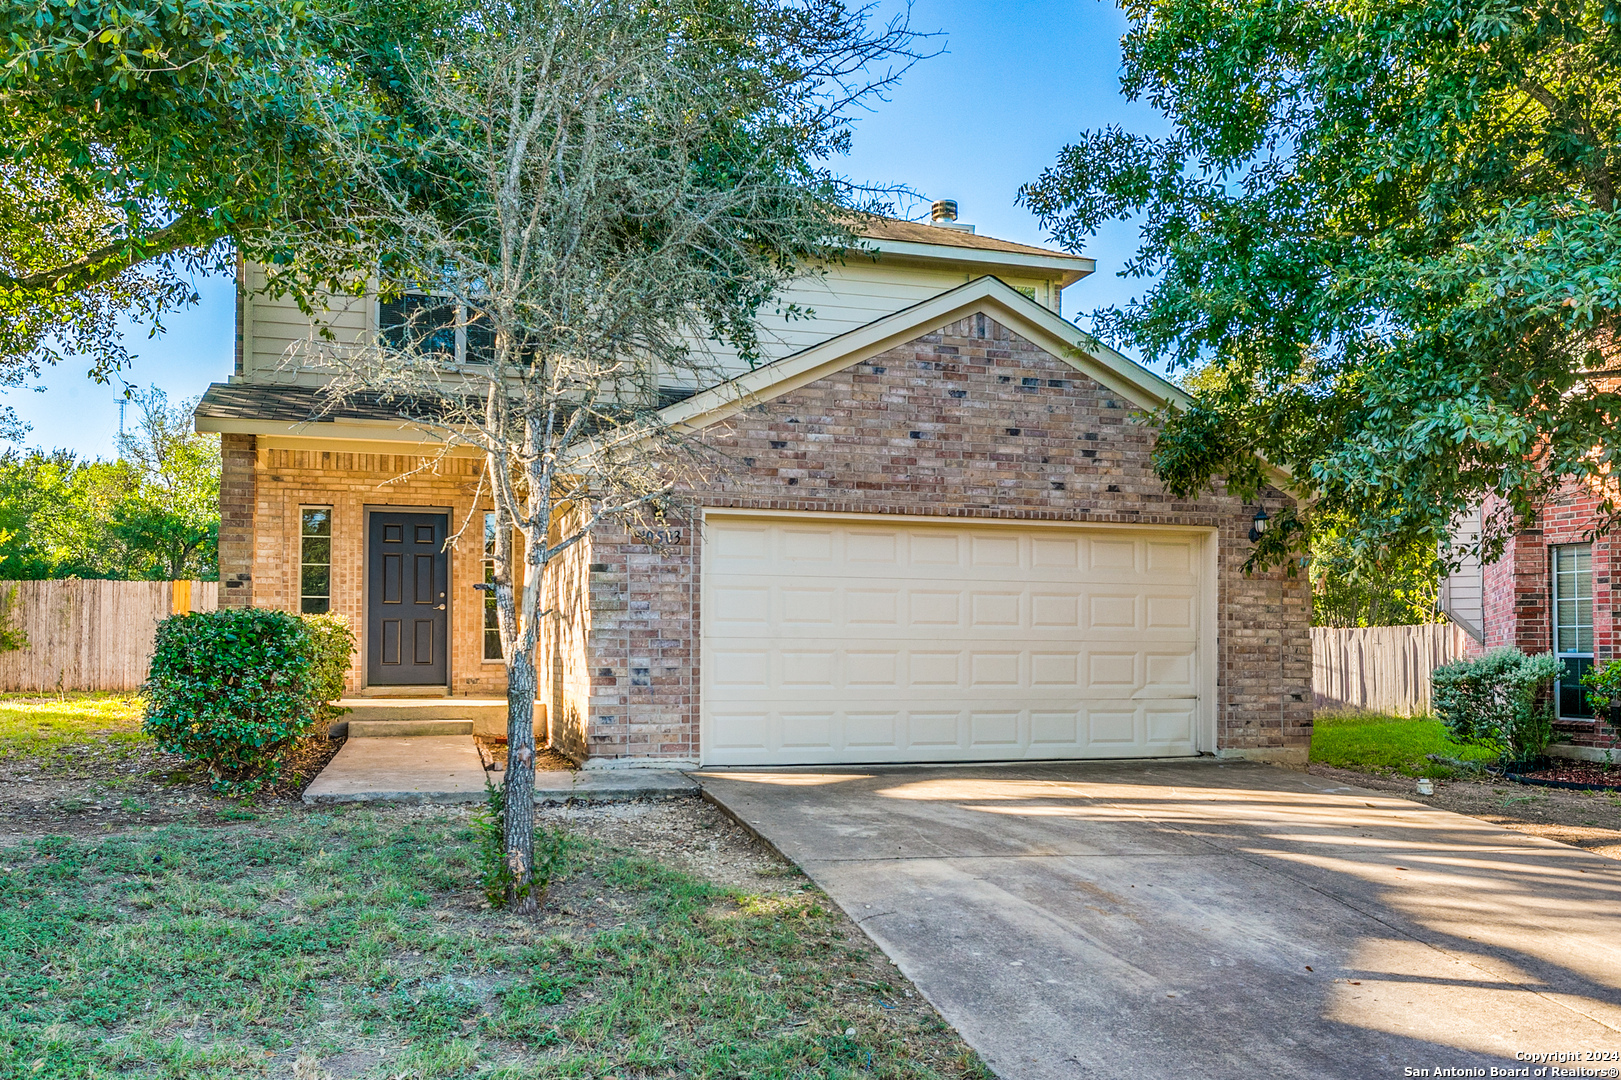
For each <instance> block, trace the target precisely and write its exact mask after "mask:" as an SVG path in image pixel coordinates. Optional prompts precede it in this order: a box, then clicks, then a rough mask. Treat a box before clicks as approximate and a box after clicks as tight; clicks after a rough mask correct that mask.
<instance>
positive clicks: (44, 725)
mask: <svg viewBox="0 0 1621 1080" xmlns="http://www.w3.org/2000/svg"><path fill="white" fill-rule="evenodd" d="M147 745H150V740H149V739H147V737H146V736H145V735H144V734H142V733H141V699H140V698H138V697H136V696H135V695H133V694H65V695H61V696H57V695H54V694H0V761H5V760H7V759H10V760H12V761H17V760H19V759H25V760H40V759H48V758H51V757H56V756H60V755H64V754H75V755H77V754H83V753H85V752H86V751H87V750H90V751H94V752H98V753H115V754H128V753H131V752H133V751H134V750H136V749H138V748H140V747H142V746H147Z"/></svg>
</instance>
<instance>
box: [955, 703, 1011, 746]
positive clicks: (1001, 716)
mask: <svg viewBox="0 0 1621 1080" xmlns="http://www.w3.org/2000/svg"><path fill="white" fill-rule="evenodd" d="M1020 741H1021V740H1020V738H1019V714H1018V713H1017V712H1005V711H998V712H985V711H979V710H975V711H972V712H970V713H969V714H968V746H969V748H970V749H974V750H986V749H993V748H994V749H996V750H997V751H1002V750H1006V749H1008V748H1016V747H1018V746H1019V744H1020Z"/></svg>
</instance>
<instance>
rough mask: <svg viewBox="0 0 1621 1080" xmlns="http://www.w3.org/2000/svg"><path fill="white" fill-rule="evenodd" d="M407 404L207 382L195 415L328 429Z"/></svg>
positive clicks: (679, 391) (683, 393) (678, 396)
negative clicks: (336, 398) (325, 426)
mask: <svg viewBox="0 0 1621 1080" xmlns="http://www.w3.org/2000/svg"><path fill="white" fill-rule="evenodd" d="M658 393H659V401H658V404H659V407H660V408H663V407H664V406H668V405H673V404H675V403H676V402H678V401H683V400H685V399H686V398H689V397H691V396H692V395H693V394H695V393H697V391H696V390H695V389H692V388H689V387H676V386H661V387H659V392H658ZM411 406H412V402H411V401H410V400H409V399H406V398H402V397H400V396H398V395H389V394H377V393H370V394H350V395H348V396H347V397H346V399H345V400H344V401H342V402H340V403H338V404H337V405H336V406H334V405H333V403H332V401H331V399H330V398H329V397H328V396H327V394H326V393H325V391H324V390H323V388H321V387H317V386H261V385H256V384H254V383H213V384H212V385H210V386H209V388H208V390H207V391H206V392H205V393H204V394H203V398H202V400H201V401H199V402H198V403H197V410H196V411H197V415H198V416H208V417H213V418H215V419H220V420H275V421H278V422H281V423H287V424H330V423H333V422H335V421H338V420H392V421H396V422H408V421H409V420H410V418H411V417H412V416H413V415H418V416H425V414H426V410H417V409H413V408H412V407H411Z"/></svg>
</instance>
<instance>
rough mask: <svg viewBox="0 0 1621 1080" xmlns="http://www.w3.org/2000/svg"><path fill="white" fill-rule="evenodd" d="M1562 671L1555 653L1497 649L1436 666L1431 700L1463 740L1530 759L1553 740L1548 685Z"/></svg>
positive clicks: (1510, 756) (1507, 757) (1507, 756)
mask: <svg viewBox="0 0 1621 1080" xmlns="http://www.w3.org/2000/svg"><path fill="white" fill-rule="evenodd" d="M1562 670H1563V668H1562V665H1561V664H1560V663H1559V661H1558V660H1557V659H1555V658H1554V656H1553V655H1552V654H1551V653H1539V654H1538V655H1536V656H1527V655H1526V654H1525V653H1523V652H1521V651H1520V650H1518V649H1493V650H1492V651H1491V652H1488V653H1486V654H1484V655H1482V656H1477V657H1475V658H1474V659H1473V660H1459V661H1457V662H1456V663H1451V664H1443V665H1441V666H1440V667H1438V668H1436V669H1435V671H1434V672H1433V673H1432V674H1431V675H1430V685H1431V696H1430V701H1431V705H1432V707H1433V708H1434V709H1435V715H1436V716H1438V717H1440V719H1441V721H1442V722H1443V723H1445V724H1446V726H1447V730H1448V731H1449V732H1451V734H1452V737H1453V738H1454V739H1456V740H1457V741H1458V742H1461V743H1469V744H1471V745H1474V746H1485V747H1490V748H1492V749H1494V750H1496V751H1497V752H1498V753H1499V754H1500V755H1501V756H1502V758H1503V759H1504V760H1505V761H1528V760H1530V759H1532V758H1536V757H1540V756H1541V755H1542V752H1543V751H1544V750H1546V749H1547V748H1548V744H1549V743H1550V742H1552V741H1553V713H1552V703H1551V701H1550V700H1549V698H1548V696H1547V695H1545V694H1544V693H1543V690H1544V688H1545V687H1546V686H1547V685H1548V684H1549V683H1550V682H1552V681H1553V680H1554V679H1556V678H1558V677H1559V675H1560V673H1561V671H1562Z"/></svg>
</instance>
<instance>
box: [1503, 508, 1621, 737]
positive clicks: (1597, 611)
mask: <svg viewBox="0 0 1621 1080" xmlns="http://www.w3.org/2000/svg"><path fill="white" fill-rule="evenodd" d="M1599 502H1600V498H1599V496H1598V494H1597V493H1595V492H1593V491H1592V490H1590V489H1588V488H1586V487H1581V486H1573V487H1571V488H1569V489H1567V490H1566V491H1564V492H1563V493H1561V494H1560V495H1559V496H1558V497H1557V498H1555V499H1554V500H1553V501H1552V502H1550V503H1549V504H1548V505H1547V506H1546V507H1544V508H1543V510H1542V512H1541V514H1539V515H1538V517H1537V520H1536V522H1535V524H1534V526H1533V527H1532V528H1529V529H1526V530H1525V531H1523V532H1520V533H1518V534H1516V535H1515V536H1514V537H1513V538H1512V539H1511V540H1510V541H1509V543H1508V546H1507V548H1506V549H1505V550H1504V552H1503V556H1502V558H1500V559H1498V560H1497V561H1496V562H1494V563H1492V564H1490V565H1489V566H1487V567H1486V568H1485V573H1484V584H1485V597H1484V599H1485V620H1486V627H1485V630H1486V646H1487V647H1488V648H1497V647H1499V646H1504V645H1512V646H1514V647H1515V648H1517V649H1520V650H1522V651H1524V652H1527V653H1545V652H1548V651H1549V650H1551V649H1552V648H1553V615H1552V604H1553V582H1552V572H1553V562H1552V555H1551V553H1550V549H1551V548H1553V547H1555V546H1558V545H1561V544H1585V543H1591V544H1592V546H1593V657H1594V659H1595V661H1598V662H1603V661H1605V660H1609V659H1612V658H1614V657H1616V656H1617V644H1618V643H1621V608H1618V607H1617V605H1616V603H1615V596H1614V593H1613V592H1612V583H1614V582H1616V581H1617V580H1621V578H1618V576H1617V575H1618V572H1621V544H1617V543H1615V542H1614V541H1613V540H1612V539H1611V538H1610V537H1608V536H1600V537H1594V536H1593V535H1592V533H1593V528H1594V526H1595V524H1596V523H1597V520H1598V507H1599ZM1555 727H1556V729H1557V730H1558V732H1559V735H1560V737H1561V738H1562V739H1564V740H1568V742H1567V743H1566V747H1565V748H1563V749H1562V748H1561V747H1560V746H1558V745H1556V746H1555V747H1554V748H1553V749H1552V752H1554V753H1562V752H1567V751H1568V750H1569V749H1570V748H1574V751H1575V752H1576V753H1578V754H1580V753H1581V752H1582V751H1583V750H1586V751H1592V752H1593V753H1590V754H1588V755H1587V756H1594V755H1595V754H1598V755H1599V756H1602V755H1601V753H1599V752H1602V751H1603V750H1606V749H1608V750H1621V740H1617V739H1616V738H1615V737H1614V735H1613V733H1612V732H1611V731H1610V730H1609V729H1608V727H1606V726H1603V725H1599V724H1595V723H1593V722H1591V721H1579V720H1578V721H1560V722H1559V723H1557V724H1556V725H1555Z"/></svg>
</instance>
